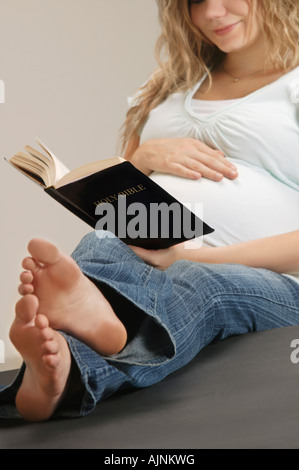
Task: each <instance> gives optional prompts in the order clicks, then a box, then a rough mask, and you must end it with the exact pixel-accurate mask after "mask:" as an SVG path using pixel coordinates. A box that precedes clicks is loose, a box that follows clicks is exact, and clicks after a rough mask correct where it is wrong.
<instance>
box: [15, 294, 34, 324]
mask: <svg viewBox="0 0 299 470" xmlns="http://www.w3.org/2000/svg"><path fill="white" fill-rule="evenodd" d="M38 306H39V302H38V298H37V297H36V296H35V295H31V294H28V295H25V296H24V297H22V298H21V299H20V300H19V301H18V302H17V303H16V309H15V311H16V318H17V319H18V320H21V321H22V322H24V323H29V322H31V321H32V320H33V319H34V318H35V316H36V314H37V310H38Z"/></svg>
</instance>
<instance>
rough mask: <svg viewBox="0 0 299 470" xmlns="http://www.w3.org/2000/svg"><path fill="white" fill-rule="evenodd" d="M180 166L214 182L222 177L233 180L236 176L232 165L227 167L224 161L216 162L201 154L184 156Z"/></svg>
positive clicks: (235, 170) (212, 158) (216, 160)
mask: <svg viewBox="0 0 299 470" xmlns="http://www.w3.org/2000/svg"><path fill="white" fill-rule="evenodd" d="M182 164H184V165H185V166H186V167H188V168H190V169H192V170H193V171H198V172H200V173H201V175H202V176H204V177H205V178H208V179H211V180H214V181H220V180H221V179H222V178H223V176H225V177H226V178H230V179H234V178H236V177H237V176H238V172H237V169H236V167H235V166H234V165H232V164H230V165H227V163H226V161H225V159H221V160H218V159H215V158H214V157H210V156H208V155H205V154H203V153H201V154H199V153H198V154H197V155H194V156H186V157H185V158H184V160H183V161H182ZM231 165H232V166H231Z"/></svg>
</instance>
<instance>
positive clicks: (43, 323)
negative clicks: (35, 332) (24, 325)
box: [35, 313, 53, 339]
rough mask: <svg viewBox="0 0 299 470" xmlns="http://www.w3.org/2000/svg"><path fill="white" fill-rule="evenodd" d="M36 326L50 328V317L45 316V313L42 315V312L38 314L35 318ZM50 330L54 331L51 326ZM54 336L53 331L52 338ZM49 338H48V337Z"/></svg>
mask: <svg viewBox="0 0 299 470" xmlns="http://www.w3.org/2000/svg"><path fill="white" fill-rule="evenodd" d="M35 326H36V327H37V328H39V329H40V330H42V329H45V330H46V329H48V326H49V320H48V318H47V317H46V316H45V315H42V314H40V313H39V314H38V315H36V318H35ZM49 330H50V331H53V330H51V329H50V328H49ZM52 337H53V333H52V336H51V338H52ZM47 339H48V338H47Z"/></svg>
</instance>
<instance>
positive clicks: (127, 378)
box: [0, 232, 299, 417]
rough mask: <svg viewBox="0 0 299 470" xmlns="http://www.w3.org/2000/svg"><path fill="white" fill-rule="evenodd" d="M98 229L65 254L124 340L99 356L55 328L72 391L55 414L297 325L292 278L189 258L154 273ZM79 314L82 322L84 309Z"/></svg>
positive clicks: (10, 403)
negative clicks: (234, 340) (227, 343)
mask: <svg viewBox="0 0 299 470" xmlns="http://www.w3.org/2000/svg"><path fill="white" fill-rule="evenodd" d="M101 234H102V238H99V236H97V235H96V233H95V232H92V233H90V234H88V235H87V236H85V237H84V238H83V240H82V241H81V242H80V244H79V246H78V247H77V248H76V250H75V251H74V253H73V258H74V259H75V261H76V262H77V264H78V265H79V266H80V268H81V270H82V272H83V273H84V274H85V275H86V276H87V277H88V278H89V279H91V280H92V281H93V282H94V283H95V284H96V285H97V286H98V287H99V288H100V289H101V290H102V292H103V293H104V295H105V296H106V298H107V299H108V300H109V302H110V303H111V305H112V307H113V309H114V311H115V312H116V314H117V315H118V316H119V318H120V319H121V321H123V323H124V324H125V326H126V328H127V330H128V336H129V340H128V342H127V344H126V346H125V348H124V349H123V350H122V351H121V352H120V353H118V354H115V355H113V356H109V357H103V356H100V355H99V354H97V353H96V352H95V351H93V350H92V349H90V348H89V347H88V346H86V345H85V344H83V343H82V342H80V341H79V340H77V339H76V338H74V337H72V336H70V335H67V334H65V333H63V332H62V334H63V335H64V337H65V338H66V340H67V342H68V345H69V348H70V351H71V354H72V359H73V369H72V370H73V372H72V373H73V385H74V390H76V387H77V392H76V394H74V393H73V395H72V393H71V391H70V395H69V396H70V397H71V399H70V400H69V401H67V399H65V400H64V403H63V404H62V405H61V407H60V408H59V409H58V410H57V413H56V414H57V415H59V416H69V417H76V416H83V415H86V414H88V413H90V412H91V411H92V410H93V409H94V408H95V406H96V404H97V403H98V402H99V401H101V400H103V399H105V398H107V397H108V396H110V395H111V394H113V393H114V392H116V391H118V390H123V389H128V388H141V387H147V386H150V385H153V384H155V383H157V382H159V381H161V380H162V379H163V378H164V377H166V376H168V375H169V374H171V373H172V372H174V371H176V370H178V369H179V368H181V367H183V366H184V365H185V364H187V363H189V362H190V361H191V360H192V359H193V358H194V357H195V356H196V354H197V353H198V352H199V351H200V350H201V349H202V348H203V347H204V346H206V345H208V344H209V343H211V342H214V341H219V340H221V339H224V338H227V337H229V336H231V335H239V334H244V333H247V332H251V331H261V330H266V329H271V328H278V327H285V326H290V325H297V324H299V284H297V283H296V282H295V281H293V280H292V279H289V278H288V277H286V276H284V275H280V274H276V273H273V272H271V271H268V270H265V269H255V268H250V267H246V266H242V265H237V264H219V265H216V264H215V265H213V264H201V263H196V262H190V261H178V262H176V263H174V264H173V265H171V266H170V267H169V268H168V269H167V270H166V271H159V270H157V269H154V268H152V267H151V266H149V265H147V264H146V263H145V262H144V261H143V260H141V259H140V258H139V257H138V256H137V255H136V254H135V253H134V252H133V251H132V250H131V249H130V248H129V247H128V246H127V245H125V244H124V243H123V242H122V241H120V240H119V239H118V238H116V237H112V236H111V237H110V238H107V237H105V232H101ZM98 235H99V233H98ZM82 317H83V321H84V312H83V313H82ZM24 369H25V366H24V365H23V366H22V368H21V370H20V372H19V374H18V376H17V378H16V379H15V381H14V383H13V384H12V385H10V386H9V387H6V388H5V389H3V390H2V391H1V392H0V416H2V417H16V416H17V413H16V410H15V407H14V397H15V394H16V391H17V389H18V387H19V384H20V382H21V380H22V376H23V373H24ZM71 382H72V380H71ZM74 395H76V396H74Z"/></svg>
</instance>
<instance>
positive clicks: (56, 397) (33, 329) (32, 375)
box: [10, 294, 71, 421]
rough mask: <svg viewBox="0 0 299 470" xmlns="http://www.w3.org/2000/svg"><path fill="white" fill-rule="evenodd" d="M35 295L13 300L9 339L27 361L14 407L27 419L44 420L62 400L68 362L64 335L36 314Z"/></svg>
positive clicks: (68, 354) (68, 367)
mask: <svg viewBox="0 0 299 470" xmlns="http://www.w3.org/2000/svg"><path fill="white" fill-rule="evenodd" d="M38 306H39V304H38V298H37V297H36V296H34V295H30V294H29V295H25V296H24V297H22V298H21V299H20V300H19V301H18V303H17V304H16V316H15V320H14V322H13V324H12V326H11V329H10V339H11V341H12V343H13V344H14V346H15V347H16V348H17V350H18V351H19V352H20V354H21V356H22V357H23V359H24V362H25V364H26V369H25V373H24V377H23V381H22V383H21V386H20V388H19V390H18V392H17V396H16V407H17V409H18V411H19V413H20V414H21V416H23V418H25V419H27V420H29V421H43V420H46V419H48V418H50V417H51V416H52V414H53V413H54V411H55V409H56V408H57V406H58V405H59V403H60V402H61V399H62V397H63V394H64V391H65V387H66V384H67V380H68V376H69V373H70V366H71V355H70V351H69V348H68V345H67V342H66V340H65V338H64V337H63V336H62V335H61V334H60V333H58V332H57V331H54V330H52V328H50V327H49V322H48V320H47V318H46V317H45V316H44V315H40V314H38Z"/></svg>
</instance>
